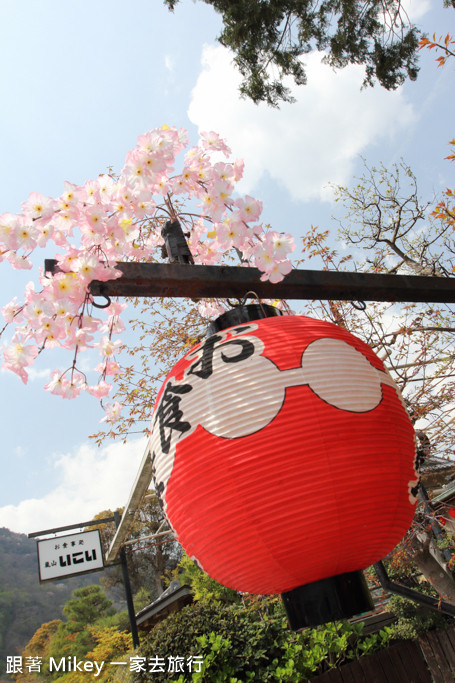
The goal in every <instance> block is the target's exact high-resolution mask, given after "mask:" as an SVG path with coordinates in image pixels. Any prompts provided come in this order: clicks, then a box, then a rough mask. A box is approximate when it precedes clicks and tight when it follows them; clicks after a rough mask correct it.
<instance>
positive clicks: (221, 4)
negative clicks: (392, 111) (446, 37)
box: [164, 0, 419, 106]
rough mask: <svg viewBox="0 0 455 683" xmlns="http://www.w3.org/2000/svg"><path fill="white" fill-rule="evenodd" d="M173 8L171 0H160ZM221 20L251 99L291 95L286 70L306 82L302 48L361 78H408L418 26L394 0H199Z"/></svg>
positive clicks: (274, 100)
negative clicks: (356, 68) (355, 69)
mask: <svg viewBox="0 0 455 683" xmlns="http://www.w3.org/2000/svg"><path fill="white" fill-rule="evenodd" d="M164 2H165V4H166V5H168V7H169V8H170V9H171V10H174V8H175V6H176V5H177V4H178V0H164ZM204 2H205V3H206V4H208V5H211V6H212V7H213V8H214V9H215V11H216V12H218V13H219V14H220V15H221V17H222V21H223V30H222V32H221V34H220V35H219V36H218V40H219V42H220V43H221V44H222V45H224V46H225V47H228V48H230V49H231V50H232V51H233V53H234V62H235V64H236V66H237V67H238V69H239V71H240V73H241V74H242V76H243V82H242V85H241V88H240V92H241V94H242V95H243V96H245V97H249V98H251V99H252V100H253V102H255V103H258V102H261V101H265V102H267V104H269V105H271V106H278V104H279V103H280V102H281V101H284V102H292V101H293V97H292V95H291V90H290V88H289V87H288V86H287V85H285V84H284V83H283V78H284V77H285V76H290V77H291V78H292V79H293V80H294V82H295V83H296V84H297V85H304V84H305V83H306V73H305V67H304V64H303V63H302V60H301V58H302V55H304V54H307V53H309V52H311V51H313V50H320V51H325V53H326V57H325V60H326V61H327V62H328V63H329V64H330V65H331V66H332V67H334V68H335V69H340V68H343V67H345V66H347V65H348V64H361V65H363V66H364V67H365V78H364V85H365V86H366V85H368V86H371V85H374V84H375V83H376V82H377V83H379V84H380V85H382V86H383V87H384V88H387V90H393V89H395V88H396V87H397V86H399V85H401V84H402V83H403V82H404V81H405V79H406V78H410V79H411V80H415V79H416V77H417V73H418V67H417V57H416V53H417V50H418V41H419V31H418V30H417V28H416V27H415V26H413V25H412V24H411V22H410V20H409V17H408V15H407V14H406V11H405V9H404V8H403V6H402V3H401V1H400V0H322V1H321V2H319V1H318V2H316V1H315V0H234V1H232V0H204Z"/></svg>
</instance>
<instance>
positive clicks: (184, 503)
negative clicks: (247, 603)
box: [151, 307, 417, 620]
mask: <svg viewBox="0 0 455 683" xmlns="http://www.w3.org/2000/svg"><path fill="white" fill-rule="evenodd" d="M247 308H250V307H247ZM151 446H152V452H153V459H154V478H155V486H156V488H157V491H158V493H159V495H160V497H161V500H162V504H163V508H164V510H165V513H166V515H167V518H168V520H169V522H170V524H171V526H172V527H173V529H174V530H175V532H176V534H177V537H178V539H179V541H180V542H181V544H182V546H183V547H184V549H185V551H186V552H187V553H188V555H189V556H190V557H193V559H196V560H197V562H198V563H199V565H200V566H201V567H202V568H203V569H204V570H205V571H206V572H207V573H208V574H209V575H210V576H212V577H213V578H214V579H216V580H217V581H219V582H220V583H222V584H224V585H225V586H229V587H231V588H234V589H237V590H240V591H246V592H251V593H259V594H270V593H282V594H283V593H284V594H287V593H288V592H291V593H292V591H294V590H295V589H296V588H299V587H301V586H305V585H307V584H312V585H314V583H315V582H321V580H326V579H328V577H334V576H339V575H342V576H347V577H348V578H349V577H350V576H351V573H353V572H357V571H358V570H362V569H364V568H366V567H368V566H369V565H371V564H373V563H374V562H377V561H378V560H379V559H381V558H383V557H384V556H385V555H386V554H387V553H388V552H389V551H390V550H391V549H392V548H394V547H395V545H396V544H397V543H398V542H399V541H400V539H401V538H402V537H403V535H404V533H405V532H406V530H407V529H408V528H409V526H410V523H411V521H412V518H413V515H414V503H415V497H414V493H415V490H414V489H415V487H416V484H417V476H416V472H415V439H414V430H413V427H412V424H411V421H410V419H409V417H408V415H407V412H406V409H405V407H404V404H403V401H402V398H401V396H400V393H399V391H398V389H397V387H396V385H395V383H394V382H393V380H392V378H391V377H390V375H389V374H388V373H387V371H386V370H385V368H384V365H383V363H382V362H381V360H380V359H379V358H378V357H377V356H376V355H375V353H374V352H373V351H372V350H371V349H370V348H369V347H368V346H367V345H366V344H365V343H364V342H362V341H361V340H360V339H358V338H356V337H354V336H353V335H352V334H350V333H348V332H347V331H345V330H344V329H342V328H340V327H338V326H336V325H333V324H332V323H327V322H323V321H320V320H314V319H311V318H307V317H303V316H278V317H267V318H264V319H262V320H255V321H253V322H247V323H244V324H238V325H235V326H233V327H229V328H228V329H223V330H222V331H217V332H216V333H215V334H212V335H211V336H210V337H208V338H207V339H205V341H203V342H201V343H200V344H198V345H197V346H196V347H194V348H193V349H192V350H191V351H189V352H188V353H187V354H186V355H185V356H184V358H182V359H181V360H180V361H179V362H178V363H177V364H176V365H175V367H174V368H173V370H172V371H171V372H170V373H169V375H168V377H167V379H166V381H165V383H164V385H163V387H162V389H161V391H160V393H159V395H158V399H157V404H156V407H155V412H154V416H153V420H152V434H151ZM356 586H357V584H356V583H355V581H354V584H352V585H350V584H349V582H348V585H347V590H348V592H349V591H350V590H351V589H352V590H357V588H356ZM305 596H306V597H305V598H304V599H305V600H307V599H308V592H307V593H306V594H305ZM317 601H319V602H320V601H321V597H320V596H318V597H317ZM285 602H286V601H285ZM364 608H365V607H364ZM367 608H368V607H366V609H367ZM359 610H360V611H363V609H362V605H359V606H358V608H356V611H359ZM354 613H356V612H354ZM342 616H345V615H344V614H343V615H342ZM321 618H322V619H323V620H327V618H326V617H321ZM335 618H338V616H337V615H335Z"/></svg>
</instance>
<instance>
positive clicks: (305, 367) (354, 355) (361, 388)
mask: <svg viewBox="0 0 455 683" xmlns="http://www.w3.org/2000/svg"><path fill="white" fill-rule="evenodd" d="M302 371H303V377H302V380H303V381H302V384H308V385H309V387H310V389H311V390H312V391H313V392H314V393H315V394H316V395H317V396H319V398H320V399H322V400H323V401H325V402H326V403H329V404H330V405H332V406H334V407H335V408H339V409H341V410H347V411H350V412H355V413H364V412H367V411H369V410H373V409H374V408H376V406H378V405H379V404H380V402H381V400H382V390H381V382H384V383H386V384H389V381H388V378H387V376H386V374H385V373H383V372H381V371H380V370H378V369H377V368H375V367H374V366H373V365H371V363H370V362H369V361H368V359H367V358H366V357H365V356H364V355H363V353H361V352H360V351H357V349H355V348H354V347H353V346H351V345H350V344H347V343H346V342H344V341H341V340H339V339H331V338H327V337H325V338H323V339H317V340H315V341H314V342H312V343H311V344H309V346H308V347H307V348H306V349H305V352H304V353H303V355H302Z"/></svg>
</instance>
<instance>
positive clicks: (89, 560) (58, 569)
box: [38, 529, 104, 582]
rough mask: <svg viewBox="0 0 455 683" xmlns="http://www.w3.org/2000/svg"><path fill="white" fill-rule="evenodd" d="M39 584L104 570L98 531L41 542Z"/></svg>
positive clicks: (39, 544) (39, 550) (39, 547)
mask: <svg viewBox="0 0 455 683" xmlns="http://www.w3.org/2000/svg"><path fill="white" fill-rule="evenodd" d="M38 565H39V578H40V581H41V582H42V581H52V579H57V578H61V577H67V576H74V575H75V574H83V573H85V572H93V571H96V570H98V569H103V567H104V560H103V551H102V548H101V539H100V532H99V529H95V530H94V531H83V532H81V533H78V534H71V535H69V536H58V537H56V538H48V539H45V540H43V541H38Z"/></svg>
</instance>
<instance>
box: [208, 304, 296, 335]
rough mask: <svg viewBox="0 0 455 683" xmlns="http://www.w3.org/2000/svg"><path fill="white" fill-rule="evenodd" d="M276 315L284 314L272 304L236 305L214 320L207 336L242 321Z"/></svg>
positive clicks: (246, 321)
mask: <svg viewBox="0 0 455 683" xmlns="http://www.w3.org/2000/svg"><path fill="white" fill-rule="evenodd" d="M275 315H283V313H282V312H281V311H280V309H279V308H277V307H276V306H271V305H270V304H262V303H260V304H248V305H247V306H234V308H231V309H230V310H229V311H226V312H225V313H223V314H222V315H220V316H219V317H218V318H216V320H213V321H212V322H211V323H210V325H209V326H208V328H207V336H211V335H212V334H215V333H216V332H220V331H221V330H225V329H226V328H228V327H235V326H236V325H241V324H242V323H249V322H251V321H253V320H260V319H261V318H271V317H273V316H275Z"/></svg>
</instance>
